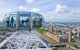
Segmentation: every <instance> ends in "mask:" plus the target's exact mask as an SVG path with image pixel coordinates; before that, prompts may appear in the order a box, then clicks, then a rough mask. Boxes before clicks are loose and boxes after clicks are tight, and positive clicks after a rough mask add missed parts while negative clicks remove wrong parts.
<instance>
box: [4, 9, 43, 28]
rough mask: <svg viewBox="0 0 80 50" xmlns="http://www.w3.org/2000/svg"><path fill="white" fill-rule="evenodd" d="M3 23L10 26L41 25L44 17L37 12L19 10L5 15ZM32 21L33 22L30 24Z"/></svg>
mask: <svg viewBox="0 0 80 50" xmlns="http://www.w3.org/2000/svg"><path fill="white" fill-rule="evenodd" d="M5 17H6V18H4V21H3V23H4V24H5V25H6V26H7V27H10V28H16V27H19V29H20V28H26V27H30V25H32V27H33V28H35V27H41V26H42V24H43V22H44V17H43V16H42V15H41V14H39V13H36V12H27V11H17V12H11V13H9V14H6V15H5ZM30 23H31V24H30Z"/></svg>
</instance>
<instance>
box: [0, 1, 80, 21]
mask: <svg viewBox="0 0 80 50" xmlns="http://www.w3.org/2000/svg"><path fill="white" fill-rule="evenodd" d="M14 11H32V12H38V13H40V14H41V15H43V16H44V18H45V20H46V21H50V22H80V20H79V18H80V14H79V13H80V0H64V1H63V0H47V1H46V0H15V1H14V0H0V21H2V20H3V19H4V15H5V14H7V13H9V12H14Z"/></svg>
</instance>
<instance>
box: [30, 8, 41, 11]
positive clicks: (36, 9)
mask: <svg viewBox="0 0 80 50" xmlns="http://www.w3.org/2000/svg"><path fill="white" fill-rule="evenodd" d="M30 11H32V12H39V11H40V9H38V8H33V9H32V10H30Z"/></svg>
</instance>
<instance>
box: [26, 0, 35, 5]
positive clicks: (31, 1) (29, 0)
mask: <svg viewBox="0 0 80 50" xmlns="http://www.w3.org/2000/svg"><path fill="white" fill-rule="evenodd" d="M25 1H26V2H27V3H29V4H30V3H33V2H34V0H25Z"/></svg>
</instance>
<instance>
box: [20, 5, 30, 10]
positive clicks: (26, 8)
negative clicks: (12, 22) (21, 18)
mask: <svg viewBox="0 0 80 50" xmlns="http://www.w3.org/2000/svg"><path fill="white" fill-rule="evenodd" d="M28 9H29V7H27V6H19V10H20V11H27V10H28Z"/></svg>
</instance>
